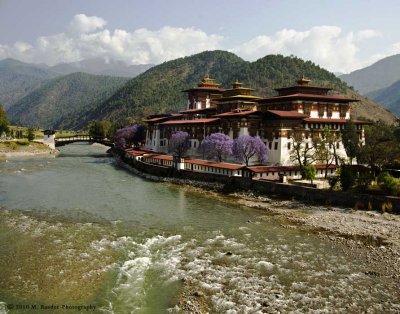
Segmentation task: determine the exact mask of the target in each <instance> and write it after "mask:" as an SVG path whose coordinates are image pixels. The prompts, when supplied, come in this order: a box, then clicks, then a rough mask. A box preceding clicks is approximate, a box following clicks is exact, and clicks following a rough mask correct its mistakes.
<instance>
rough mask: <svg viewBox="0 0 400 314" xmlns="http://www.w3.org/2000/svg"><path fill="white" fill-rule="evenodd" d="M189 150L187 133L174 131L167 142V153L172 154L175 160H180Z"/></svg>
mask: <svg viewBox="0 0 400 314" xmlns="http://www.w3.org/2000/svg"><path fill="white" fill-rule="evenodd" d="M189 148H190V141H189V133H187V132H183V131H176V132H174V133H173V134H172V135H171V139H170V140H169V151H170V152H172V153H173V154H174V155H175V156H176V157H177V159H180V158H182V156H183V155H184V154H185V153H186V151H187V150H188V149H189Z"/></svg>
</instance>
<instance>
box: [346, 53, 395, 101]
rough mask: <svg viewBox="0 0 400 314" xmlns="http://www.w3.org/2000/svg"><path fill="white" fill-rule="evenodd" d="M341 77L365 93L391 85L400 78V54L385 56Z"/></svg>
mask: <svg viewBox="0 0 400 314" xmlns="http://www.w3.org/2000/svg"><path fill="white" fill-rule="evenodd" d="M340 78H341V79H342V80H343V81H345V82H346V83H347V84H349V85H351V86H353V87H354V88H355V89H356V90H358V91H359V92H360V93H361V94H363V95H365V94H367V93H370V92H373V91H377V90H379V89H382V88H386V87H389V86H390V85H392V84H393V83H394V82H396V81H398V80H400V54H397V55H394V56H390V57H387V58H384V59H382V60H379V61H378V62H375V63H374V64H372V65H370V66H368V67H366V68H363V69H360V70H357V71H354V72H351V73H350V74H343V75H341V76H340Z"/></svg>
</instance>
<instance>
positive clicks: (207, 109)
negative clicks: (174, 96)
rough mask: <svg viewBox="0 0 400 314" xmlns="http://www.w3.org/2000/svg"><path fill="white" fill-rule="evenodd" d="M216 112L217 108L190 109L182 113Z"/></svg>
mask: <svg viewBox="0 0 400 314" xmlns="http://www.w3.org/2000/svg"><path fill="white" fill-rule="evenodd" d="M211 110H216V108H201V109H188V110H183V111H180V112H181V113H196V112H203V111H211Z"/></svg>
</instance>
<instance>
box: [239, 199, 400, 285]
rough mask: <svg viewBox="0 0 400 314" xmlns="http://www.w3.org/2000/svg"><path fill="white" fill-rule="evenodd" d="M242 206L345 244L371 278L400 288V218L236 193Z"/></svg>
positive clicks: (347, 252)
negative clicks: (367, 267)
mask: <svg viewBox="0 0 400 314" xmlns="http://www.w3.org/2000/svg"><path fill="white" fill-rule="evenodd" d="M232 196H233V197H234V198H236V199H237V201H238V203H240V204H242V205H245V206H248V207H252V208H258V209H261V210H265V211H266V212H268V215H262V216H261V219H269V217H270V215H277V216H280V217H282V219H283V220H282V226H283V227H286V228H304V229H307V230H308V231H309V232H315V233H317V234H318V235H319V236H320V237H322V238H325V239H326V240H329V241H334V242H336V243H339V244H342V245H343V246H344V247H345V249H344V250H343V253H344V254H346V255H349V256H357V257H361V258H364V259H365V260H366V261H367V262H368V263H369V264H370V266H371V270H370V271H368V274H369V275H371V276H390V277H392V278H395V279H396V281H397V283H398V285H399V288H400V272H399V270H400V216H399V215H393V214H387V213H384V214H380V213H377V212H372V211H360V210H353V209H351V208H337V207H323V206H311V205H306V204H304V203H301V202H297V201H279V200H273V199H270V198H267V197H261V196H258V197H257V196H254V195H251V193H248V194H241V193H235V194H232Z"/></svg>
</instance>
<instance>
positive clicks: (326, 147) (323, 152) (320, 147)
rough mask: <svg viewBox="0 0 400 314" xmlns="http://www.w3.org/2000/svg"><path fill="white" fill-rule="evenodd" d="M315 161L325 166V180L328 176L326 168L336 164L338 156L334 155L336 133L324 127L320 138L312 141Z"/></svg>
mask: <svg viewBox="0 0 400 314" xmlns="http://www.w3.org/2000/svg"><path fill="white" fill-rule="evenodd" d="M313 142H314V144H313V146H314V149H315V155H314V156H315V160H316V161H318V162H319V163H321V164H323V165H325V179H326V178H327V176H328V168H329V166H331V165H332V164H333V163H334V162H336V165H337V164H338V160H339V156H338V155H337V153H336V144H337V142H338V140H337V138H336V132H335V131H333V130H330V129H329V128H327V127H325V128H324V129H323V130H322V137H318V138H315V139H314V141H313Z"/></svg>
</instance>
